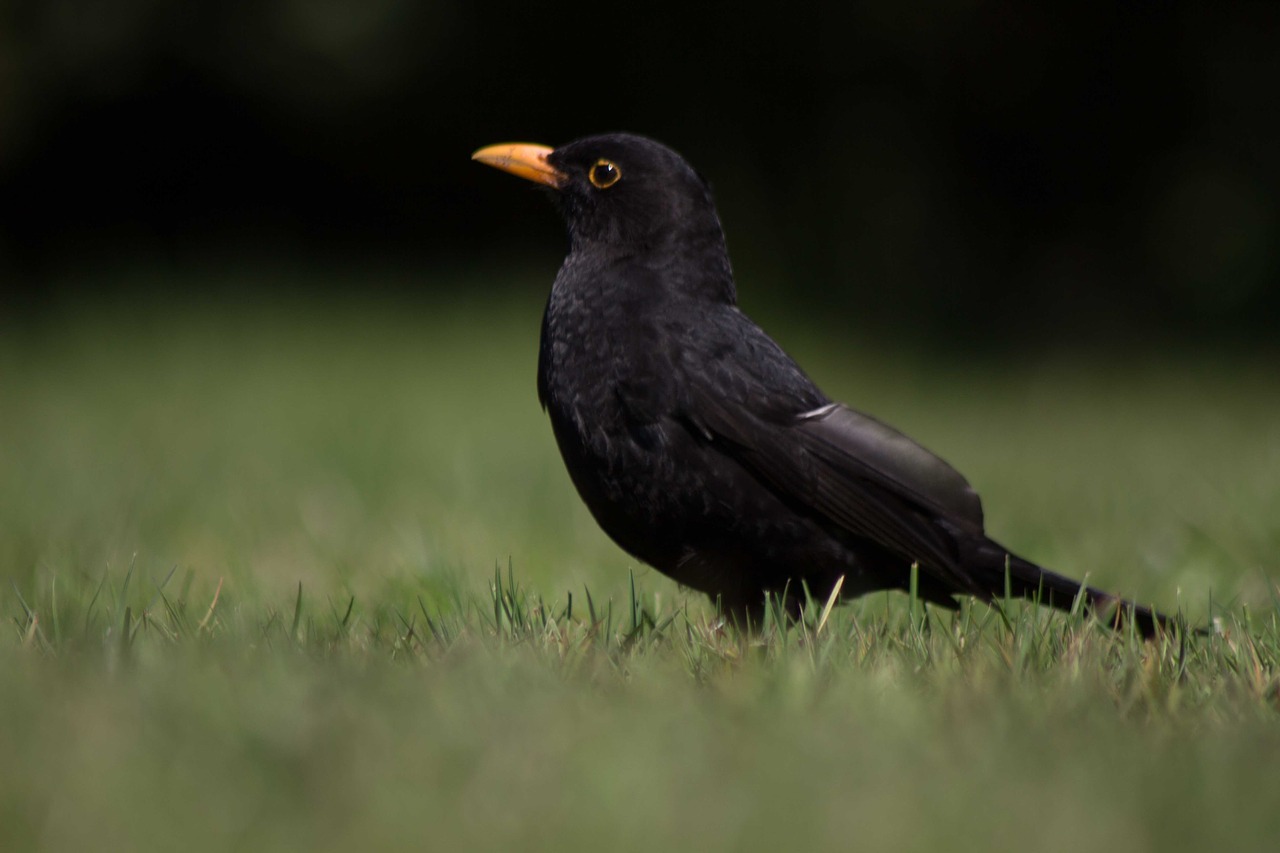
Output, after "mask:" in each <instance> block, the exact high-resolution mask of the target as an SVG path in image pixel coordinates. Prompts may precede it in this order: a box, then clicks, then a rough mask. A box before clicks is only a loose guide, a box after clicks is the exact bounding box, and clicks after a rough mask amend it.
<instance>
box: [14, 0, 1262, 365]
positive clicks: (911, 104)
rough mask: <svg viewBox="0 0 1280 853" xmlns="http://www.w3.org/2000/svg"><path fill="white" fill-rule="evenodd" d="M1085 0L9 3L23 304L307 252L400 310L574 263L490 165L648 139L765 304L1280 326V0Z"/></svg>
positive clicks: (303, 259)
mask: <svg viewBox="0 0 1280 853" xmlns="http://www.w3.org/2000/svg"><path fill="white" fill-rule="evenodd" d="M1053 7H1054V8H1052V9H1051V8H1048V4H1046V6H1045V7H1043V8H1042V7H1029V6H1026V5H1023V4H1014V3H1003V2H938V3H923V4H912V3H903V2H900V0H885V1H884V2H871V3H859V4H836V3H831V4H813V3H806V2H797V0H793V2H788V3H783V4H756V5H747V4H741V3H724V4H716V3H712V4H701V5H698V4H690V3H687V2H681V3H668V2H656V3H652V2H651V3H644V4H639V3H632V4H616V5H612V6H611V5H606V4H599V3H596V4H589V5H573V4H559V5H556V4H530V3H522V4H507V3H502V2H488V3H481V2H474V0H473V2H466V0H359V2H356V0H231V2H197V0H188V2H182V3H171V2H160V0H112V2H66V0H63V2H56V1H55V0H42V1H41V2H28V3H9V4H7V5H4V6H3V11H0V275H2V276H3V277H4V282H5V285H6V287H5V291H6V294H5V297H4V302H3V303H0V306H3V307H4V309H5V312H6V313H7V314H9V316H11V317H12V316H21V315H22V313H23V312H24V311H35V312H39V311H41V310H43V309H47V307H48V306H49V305H51V304H55V303H59V302H66V301H67V300H69V299H78V298H80V297H81V296H84V295H87V294H88V293H89V292H94V293H99V292H101V291H103V290H107V291H111V292H123V293H126V294H128V293H129V292H131V291H133V290H135V289H139V290H140V289H143V288H144V287H146V286H154V282H155V281H156V280H157V278H161V279H163V278H164V277H165V276H166V275H168V276H171V277H172V278H171V281H174V282H181V281H184V279H183V276H184V275H186V274H188V273H190V272H191V271H194V270H201V269H207V268H219V269H243V270H254V269H271V268H274V266H278V265H279V264H281V263H282V262H287V263H290V264H294V265H297V266H300V267H301V268H302V269H306V270H310V269H314V270H317V271H324V270H334V269H339V270H345V271H347V273H348V274H349V275H347V277H346V278H344V279H342V280H343V281H346V282H348V283H347V284H344V285H343V286H344V287H351V286H357V287H371V288H382V289H385V290H387V291H388V292H389V293H390V294H391V295H392V296H393V297H394V298H400V297H401V296H403V297H405V298H411V297H415V296H419V295H422V294H424V293H430V292H431V288H432V286H433V282H438V281H450V280H456V279H452V278H450V277H448V276H439V275H436V274H435V273H436V272H438V271H439V270H444V269H449V270H454V271H457V270H475V271H477V272H478V273H480V272H483V271H493V272H492V277H494V278H500V277H501V272H500V271H501V270H509V269H529V270H532V271H533V272H535V273H537V274H539V275H543V276H544V277H545V278H546V279H547V280H548V281H549V279H550V276H551V274H552V271H553V270H554V268H555V265H556V263H557V262H558V259H559V257H560V255H561V253H562V251H563V248H564V241H563V237H562V235H561V234H560V230H559V224H558V223H557V222H556V221H555V217H554V216H553V215H552V213H551V211H550V210H549V209H548V207H547V205H546V204H545V202H543V201H542V200H541V199H539V198H538V197H537V193H533V192H529V191H528V190H527V189H526V188H525V187H524V186H523V185H521V184H519V182H516V181H513V180H512V179H510V178H509V177H507V176H503V175H500V174H498V173H497V172H491V171H489V170H485V169H483V168H482V167H480V166H477V165H475V164H472V163H470V162H468V155H469V154H470V152H471V151H472V150H473V149H475V148H477V147H479V146H481V145H484V144H488V143H493V142H500V141H511V140H530V141H538V142H544V143H548V144H556V143H560V142H564V141H568V140H569V139H572V138H574V137H577V136H581V135H585V134H588V133H594V132H600V131H606V130H632V131H636V132H642V133H645V134H647V135H650V136H654V137H656V138H659V139H661V140H663V141H665V142H667V143H668V144H670V145H672V146H673V147H675V148H677V149H678V150H680V151H682V152H683V153H684V154H685V155H686V156H687V157H688V158H689V159H690V160H691V161H692V162H693V163H694V164H695V165H696V166H697V168H698V169H699V170H700V171H701V172H703V173H704V174H705V175H706V176H707V177H709V178H710V179H711V181H712V183H713V184H714V186H715V187H716V189H717V195H718V199H719V203H720V210H721V215H722V218H723V220H724V221H725V225H726V229H727V231H728V235H729V242H730V248H731V250H732V251H733V253H734V258H735V263H736V266H737V270H738V275H739V284H740V287H742V289H743V291H744V293H746V294H751V296H749V297H748V299H749V300H750V299H756V300H770V299H772V300H774V301H777V302H786V303H787V304H794V305H796V306H797V307H798V310H801V311H805V312H808V313H810V314H811V315H814V316H818V315H821V316H825V317H835V318H842V321H843V318H847V322H848V323H849V324H850V326H851V327H852V328H862V329H867V328H875V329H879V330H881V331H884V330H889V331H890V333H893V332H894V330H898V331H899V332H901V333H904V334H909V335H913V336H916V337H919V338H924V339H928V340H931V341H938V342H962V343H966V344H977V343H988V344H991V343H995V344H1001V343H1009V344H1021V343H1023V342H1025V341H1027V340H1030V339H1057V340H1060V341H1064V342H1068V343H1088V342H1092V341H1115V340H1134V339H1139V338H1148V337H1153V338H1169V339H1174V338H1176V339H1179V340H1190V341H1212V342H1224V341H1231V342H1249V341H1259V342H1266V341H1269V340H1270V339H1271V338H1272V337H1273V335H1274V327H1275V324H1276V318H1277V317H1280V280H1278V279H1280V247H1278V245H1277V236H1278V235H1280V196H1278V194H1277V189H1278V188H1280V167H1278V165H1277V161H1278V159H1280V157H1278V154H1277V152H1280V98H1278V97H1277V84H1278V83H1280V3H1274V2H1265V3H1252V4H1205V5H1203V6H1191V5H1190V4H1186V5H1184V4H1169V3H1149V4H1147V3H1141V4H1126V3H1106V4H1099V5H1096V6H1094V5H1080V4H1053ZM135 269H137V270H147V271H148V274H147V275H146V276H141V275H140V276H137V277H136V279H135V277H131V275H130V274H129V271H130V270H135ZM386 270H397V271H399V274H397V275H395V276H387V275H381V274H379V273H380V272H384V271H386ZM366 271H367V273H368V274H367V276H365V275H364V273H365V272H366ZM108 273H110V274H108ZM157 274H158V275H157ZM362 276H363V277H362ZM227 278H228V280H230V281H234V280H235V276H229V277H227ZM248 278H251V279H252V281H253V284H252V285H251V286H252V287H254V288H264V287H265V288H268V289H269V288H271V287H272V286H273V285H272V284H271V276H270V275H265V276H264V275H257V276H249V277H248ZM144 280H145V281H147V282H151V283H152V284H149V285H143V284H141V283H140V282H141V281H144ZM321 280H329V281H332V279H323V277H317V281H321ZM353 280H354V281H356V282H357V284H356V285H352V284H351V283H350V282H351V281H353ZM359 282H363V283H362V284H361V283H359ZM388 282H394V283H388ZM178 286H180V285H178ZM221 286H222V287H224V288H230V289H231V290H232V291H234V288H235V285H234V284H229V285H228V284H225V283H224V284H223V285H221ZM245 286H246V287H248V286H250V285H245ZM322 286H330V287H331V286H332V285H331V284H330V285H322V284H319V283H317V284H315V287H317V288H320V287H322ZM437 286H439V285H437ZM281 287H284V285H283V284H282V285H281Z"/></svg>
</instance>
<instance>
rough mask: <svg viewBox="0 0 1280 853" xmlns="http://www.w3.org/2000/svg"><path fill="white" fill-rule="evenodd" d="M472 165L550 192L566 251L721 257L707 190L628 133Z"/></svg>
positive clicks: (523, 147) (494, 152)
mask: <svg viewBox="0 0 1280 853" xmlns="http://www.w3.org/2000/svg"><path fill="white" fill-rule="evenodd" d="M471 159H473V160H478V161H479V162H481V163H485V164H487V165H489V166H493V167H495V168H497V169H502V170H503V171H505V172H510V173H511V174H513V175H516V176H518V177H521V178H525V179H526V180H530V181H534V182H536V183H539V184H542V185H543V186H545V187H548V188H550V189H551V190H552V191H553V192H552V196H553V198H554V199H555V202H556V206H557V207H558V208H559V209H560V212H561V214H562V215H563V217H564V220H565V224H566V225H567V227H568V230H569V239H570V242H571V244H572V246H573V249H574V250H582V249H586V248H588V247H589V246H602V247H608V248H609V249H613V250H620V251H627V252H636V251H644V250H648V249H666V248H668V247H670V246H672V244H680V243H685V244H689V245H694V246H698V245H703V246H707V247H708V248H712V249H714V250H716V251H718V252H723V251H724V250H723V245H724V236H723V233H722V231H721V229H720V220H719V218H718V217H717V215H716V208H715V201H714V200H713V199H712V197H711V188H710V187H709V186H708V185H707V182H706V181H705V180H703V179H702V177H701V176H700V175H699V174H698V173H697V172H695V171H694V170H693V168H692V167H691V166H690V165H689V164H688V163H686V162H685V161H684V159H683V158H682V157H681V156H680V155H679V154H677V153H676V152H674V151H672V150H671V149H670V148H668V147H666V146H665V145H662V144H661V143H659V142H655V141H653V140H652V139H647V138H645V137H643V136H636V135H634V134H628V133H611V134H605V135H601V136H589V137H586V138H584V139H578V140H575V141H574V142H570V143H568V144H566V145H561V146H560V147H559V148H549V147H547V146H545V145H532V144H527V143H506V144H501V145H490V146H488V147H485V148H481V149H480V150H479V151H477V152H475V153H474V154H472V155H471Z"/></svg>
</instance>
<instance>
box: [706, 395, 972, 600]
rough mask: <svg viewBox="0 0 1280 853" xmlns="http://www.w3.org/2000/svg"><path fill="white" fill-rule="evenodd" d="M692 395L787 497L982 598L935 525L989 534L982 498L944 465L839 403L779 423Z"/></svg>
mask: <svg viewBox="0 0 1280 853" xmlns="http://www.w3.org/2000/svg"><path fill="white" fill-rule="evenodd" d="M691 391H692V394H691V397H690V398H689V400H688V402H689V404H690V409H689V417H688V420H689V421H690V422H691V423H692V424H693V425H694V426H695V428H696V429H698V430H700V431H701V432H702V434H703V435H704V437H705V438H707V439H709V440H711V441H712V442H713V443H717V444H719V445H720V446H721V448H722V449H723V450H725V452H727V453H728V454H730V455H732V456H733V457H734V458H736V459H737V460H738V461H739V462H740V463H741V464H743V465H744V466H746V467H747V468H748V469H749V470H751V471H752V472H753V473H755V474H756V476H757V477H759V478H760V479H761V480H762V481H764V482H765V483H767V484H768V485H769V486H770V487H771V488H772V489H773V490H774V491H775V492H777V493H778V494H779V495H780V496H781V497H783V498H784V499H786V500H787V501H788V502H790V503H792V504H793V505H799V506H801V507H804V508H806V509H807V510H809V511H811V512H814V513H816V514H818V515H820V516H823V517H825V518H826V519H827V520H828V521H829V522H831V523H833V524H835V525H836V526H838V527H840V528H843V529H845V530H846V531H848V532H849V533H852V534H853V535H855V536H858V537H861V538H865V539H868V540H871V541H873V542H876V543H878V544H879V545H881V546H882V547H884V548H886V549H888V550H889V551H891V552H892V553H895V554H897V555H898V556H900V557H902V558H903V559H904V560H905V561H907V562H916V563H919V565H920V566H921V568H922V569H924V570H925V571H928V572H930V573H931V574H934V575H936V576H937V577H938V578H939V579H941V580H943V581H944V582H945V583H947V584H948V585H949V586H950V587H951V588H953V589H956V590H957V591H960V590H964V591H968V592H972V593H974V594H978V595H982V594H983V592H982V590H980V589H978V588H977V586H976V585H975V584H974V582H973V580H972V579H971V578H969V577H968V575H967V573H966V572H964V570H963V569H962V567H961V566H960V565H959V562H958V553H957V551H956V544H955V541H954V540H953V538H952V537H951V536H950V535H949V534H948V533H947V532H946V531H945V530H943V529H942V528H941V527H940V526H939V525H938V524H937V523H936V521H935V519H936V518H937V517H938V516H944V517H946V518H948V519H949V520H951V521H953V522H954V523H957V524H958V525H960V526H962V527H970V528H974V529H976V530H977V531H979V532H980V531H981V530H982V504H981V501H980V500H979V498H978V496H977V494H976V493H974V491H973V489H972V488H970V486H969V484H968V483H967V482H966V481H965V479H964V477H962V476H961V475H960V473H959V472H957V471H956V470H955V469H954V468H952V467H951V466H950V465H948V464H947V463H946V462H945V461H943V460H942V459H940V458H939V457H937V456H935V455H934V454H932V453H930V452H929V451H928V450H926V449H925V448H923V447H921V446H920V445H918V444H916V443H915V442H914V441H912V440H911V439H909V438H907V437H906V436H904V435H902V434H901V433H899V432H898V431H896V430H894V429H892V428H890V427H888V426H886V425H884V424H882V423H880V422H879V421H877V420H875V419H874V418H870V417H868V416H866V415H863V414H860V413H859V412H855V411H854V410H852V409H850V408H848V407H846V406H843V405H841V404H839V403H828V404H826V405H823V406H821V407H819V408H816V409H813V410H810V411H807V412H803V413H800V414H797V415H792V416H791V417H790V418H788V419H786V420H783V421H771V420H765V419H762V418H759V417H757V416H755V415H754V414H752V413H751V412H750V411H749V410H748V409H747V408H746V407H744V406H741V405H739V404H736V403H735V402H733V400H732V398H731V397H727V396H726V395H724V394H722V393H717V391H716V390H715V389H713V388H711V387H708V386H707V385H705V384H700V383H694V384H693V385H692V386H691Z"/></svg>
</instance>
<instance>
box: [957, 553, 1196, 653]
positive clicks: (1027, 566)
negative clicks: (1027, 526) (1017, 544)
mask: <svg viewBox="0 0 1280 853" xmlns="http://www.w3.org/2000/svg"><path fill="white" fill-rule="evenodd" d="M967 556H968V559H967V560H966V565H967V566H971V567H972V570H973V574H974V579H975V580H976V581H977V582H978V584H979V586H980V587H981V588H982V589H984V590H988V591H989V592H990V594H991V596H992V598H1001V597H1003V596H1005V594H1006V593H1008V594H1009V595H1016V596H1019V597H1022V598H1028V599H1032V600H1037V601H1039V602H1040V603H1041V604H1047V605H1049V606H1050V607H1055V608H1057V609H1058V610H1071V609H1072V608H1073V607H1074V606H1075V603H1076V599H1077V598H1081V597H1082V599H1083V600H1082V606H1083V608H1084V610H1085V612H1086V613H1090V614H1092V615H1094V616H1095V617H1096V618H1097V619H1098V620H1099V621H1101V622H1103V623H1105V624H1107V625H1110V626H1111V627H1112V628H1115V629H1120V628H1123V627H1124V626H1125V625H1127V624H1129V622H1130V621H1131V620H1132V623H1133V626H1134V628H1135V629H1136V630H1137V631H1138V633H1139V634H1141V635H1142V636H1143V637H1147V638H1150V637H1154V636H1155V635H1156V633H1157V632H1158V631H1170V630H1172V629H1173V626H1174V624H1175V620H1174V619H1173V617H1170V616H1167V615H1165V614H1163V613H1160V612H1159V611H1157V610H1154V609H1152V608H1150V607H1144V606H1143V605H1141V604H1138V603H1136V602H1134V601H1130V600H1128V599H1125V598H1121V597H1119V596H1116V595H1112V594H1111V593H1109V592H1104V591H1102V590H1100V589H1095V588H1094V587H1091V586H1087V585H1086V584H1084V583H1081V582H1080V581H1077V580H1072V579H1071V578H1069V577H1066V576H1065V575H1060V574H1058V573H1056V572H1051V571H1049V570H1048V569H1046V568H1043V567H1041V566H1038V565H1036V564H1035V563H1033V562H1031V561H1030V560H1024V559H1023V558H1022V557H1019V556H1018V555H1017V554H1014V553H1012V552H1010V551H1009V550H1008V549H1006V548H1005V547H1004V546H1002V545H1000V544H999V543H997V542H994V541H992V540H990V539H986V538H983V539H982V540H981V541H979V542H977V543H976V545H975V547H974V548H973V552H972V553H971V554H969V555H967Z"/></svg>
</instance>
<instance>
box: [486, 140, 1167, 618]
mask: <svg viewBox="0 0 1280 853" xmlns="http://www.w3.org/2000/svg"><path fill="white" fill-rule="evenodd" d="M472 158H473V159H475V160H478V161H480V162H482V163H485V164H487V165H490V166H494V167H496V168H498V169H502V170H504V171H507V172H511V173H512V174H515V175H518V176H519V177H522V178H526V179H528V180H531V181H536V182H537V183H539V184H542V185H544V186H546V187H548V188H550V189H551V190H552V193H551V195H552V198H553V199H554V200H555V202H556V206H557V207H558V208H559V210H560V213H561V214H562V216H563V217H564V220H565V222H566V224H567V226H568V231H569V243H570V248H569V254H568V256H567V257H566V258H565V261H564V265H563V266H562V267H561V268H560V272H559V274H558V275H557V276H556V279H555V283H554V284H553V285H552V287H551V296H550V298H549V299H548V301H547V308H546V313H545V315H544V316H543V320H542V343H541V348H540V351H539V355H538V397H539V399H540V400H541V402H542V406H543V408H544V409H545V410H546V411H547V413H548V415H549V416H550V418H551V426H552V428H553V430H554V432H555V436H556V442H557V443H558V444H559V446H560V453H561V455H562V456H563V457H564V462H565V466H566V467H567V468H568V469H569V476H570V477H572V478H573V483H574V485H575V486H576V487H577V489H578V493H579V494H580V495H581V496H582V499H583V501H585V502H586V505H587V507H588V508H589V509H590V510H591V514H592V515H593V516H595V519H596V521H597V522H599V524H600V526H601V527H602V528H603V529H604V531H605V533H607V534H608V535H609V536H610V537H611V538H612V539H613V540H614V541H615V542H616V543H617V544H618V545H620V546H621V547H622V548H623V550H625V551H627V552H628V553H629V554H631V555H633V556H634V557H636V558H637V559H639V560H642V561H643V562H645V563H648V564H649V565H651V566H654V567H655V568H657V569H658V570H659V571H661V572H662V573H663V574H665V575H667V576H669V577H671V578H674V579H675V580H676V581H678V582H680V583H682V584H684V585H686V586H689V587H692V588H694V589H697V590H701V591H702V592H705V593H707V594H708V595H710V596H711V597H712V598H713V599H719V601H720V603H721V606H722V607H723V609H724V611H725V612H726V613H728V614H730V615H731V616H732V617H734V618H735V619H736V620H737V621H739V622H740V623H741V622H746V623H748V624H759V620H760V618H761V616H762V615H763V613H764V606H765V596H766V593H769V594H773V595H775V596H779V597H782V599H783V601H784V602H785V604H786V607H787V609H788V611H789V612H791V613H792V614H795V613H797V612H798V611H799V608H800V604H801V602H802V601H803V599H804V592H803V590H804V588H805V587H807V588H808V591H809V594H810V595H812V596H813V598H814V599H816V600H818V601H824V600H826V599H827V598H828V597H829V596H830V595H831V593H832V591H833V590H835V589H836V585H837V583H838V582H840V584H841V585H840V588H839V595H840V597H841V598H851V597H855V596H858V595H862V594H864V593H867V592H872V591H875V590H882V589H906V588H908V587H909V584H910V577H911V567H912V565H913V564H917V565H918V567H919V568H918V573H917V588H918V591H919V594H920V596H921V597H922V598H923V599H924V600H926V601H929V602H931V603H933V604H937V605H941V606H943V607H948V608H953V609H954V608H956V607H958V604H957V602H956V596H973V597H975V598H978V599H980V600H982V601H987V602H990V601H992V600H993V599H996V598H999V597H1001V596H1003V595H1004V593H1005V590H1006V582H1007V584H1008V589H1009V590H1010V591H1012V593H1013V594H1015V595H1021V596H1026V597H1029V598H1038V599H1039V600H1040V601H1042V602H1044V603H1047V604H1050V605H1052V606H1054V607H1058V608H1063V609H1068V608H1070V607H1071V606H1072V603H1073V601H1074V600H1075V598H1076V596H1077V595H1078V594H1083V596H1084V604H1085V606H1086V607H1087V608H1089V609H1090V610H1092V611H1093V612H1095V613H1097V614H1098V615H1099V616H1100V617H1101V618H1103V619H1108V620H1111V622H1112V624H1120V623H1121V622H1122V621H1123V620H1124V619H1127V618H1130V617H1132V618H1133V621H1134V625H1135V627H1136V628H1137V629H1138V630H1139V631H1140V632H1141V633H1142V634H1143V635H1146V636H1150V635H1152V634H1154V633H1155V631H1156V625H1157V623H1165V622H1166V621H1167V617H1165V616H1162V615H1161V614H1158V613H1156V612H1154V611H1152V610H1151V609H1149V608H1146V607H1141V606H1138V605H1135V604H1133V603H1132V602H1129V601H1125V600H1123V599H1119V598H1117V597H1116V596H1113V595H1110V594H1108V593H1105V592H1102V591H1101V590H1097V589H1092V588H1090V587H1084V586H1082V585H1081V584H1080V583H1078V582H1077V581H1074V580H1071V579H1070V578H1066V577H1063V576H1062V575H1058V574H1055V573H1053V572H1050V571H1048V570H1046V569H1043V568H1041V567H1040V566H1037V565H1036V564H1034V563H1032V562H1029V561H1027V560H1024V559H1023V558H1021V557H1019V556H1017V555H1015V554H1012V553H1010V552H1009V551H1008V550H1007V549H1006V548H1005V547H1004V546H1002V545H1000V544H999V543H997V542H995V541H993V540H992V539H990V538H988V537H987V536H986V534H985V533H984V531H983V519H982V503H981V501H980V500H979V498H978V495H977V494H976V493H975V492H974V491H973V489H972V488H971V487H970V486H969V483H968V482H967V481H966V480H965V479H964V477H962V476H961V475H960V474H959V472H957V471H956V470H955V469H954V468H952V467H951V466H950V465H948V464H947V463H946V462H945V461H943V460H942V459H940V458H939V457H937V456H935V455H933V454H932V453H930V452H929V451H928V450H926V449H924V448H923V447H921V446H920V445H919V444H916V443H915V442H914V441H912V440H911V439H909V438H907V437H906V436H905V435H903V434H901V433H899V432H897V431H896V430H894V429H892V428H890V427H888V426H885V425H884V424H882V423H880V422H879V421H877V420H875V419H873V418H871V417H869V416H867V415H864V414H861V413H859V412H856V411H854V410H853V409H850V408H849V407H847V406H845V405H843V404H841V403H837V402H833V401H832V400H831V399H829V398H828V397H827V396H826V395H825V394H823V393H822V391H820V390H819V389H818V387H817V386H816V385H815V384H814V383H813V382H812V380H810V379H809V377H808V376H806V375H805V373H804V371H802V370H801V369H800V367H799V366H798V365H797V364H796V363H795V362H794V361H793V360H792V359H791V358H790V357H789V356H788V355H787V354H786V353H785V352H783V350H782V348H781V347H779V346H778V345H777V344H776V343H774V341H773V340H772V339H771V338H770V337H769V336H768V335H766V334H765V333H764V332H763V331H762V330H761V329H760V327H759V326H757V325H756V324H755V323H754V322H752V321H751V320H750V319H749V318H748V317H747V316H746V315H745V314H743V313H742V311H740V310H739V309H738V307H737V304H736V303H737V293H736V290H735V286H734V280H733V273H732V271H731V269H730V266H729V254H728V251H727V249H726V248H725V241H724V234H723V232H722V230H721V227H720V219H719V217H718V216H717V215H716V208H715V202H714V201H713V199H712V196H711V190H710V187H709V186H708V184H707V182H706V181H705V180H704V179H703V178H702V177H701V176H700V175H699V174H698V173H697V172H695V171H694V170H693V169H692V168H691V167H690V166H689V164H688V163H686V162H685V161H684V159H683V158H681V157H680V155H678V154H677V153H676V152H674V151H672V150H671V149H670V148H667V147H666V146H664V145H661V144H659V143H658V142H655V141H653V140H651V139H646V138H644V137H641V136H635V135H631V134H622V133H618V134H608V135H603V136H592V137H588V138H586V139H580V140H577V141H575V142H570V143H569V144H567V145H563V146H561V147H559V148H554V149H552V148H548V147H545V146H540V145H528V144H506V145H492V146H489V147H487V148H482V149H480V150H479V151H477V152H476V153H475V154H474V155H472ZM841 578H843V581H841V580H840V579H841Z"/></svg>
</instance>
